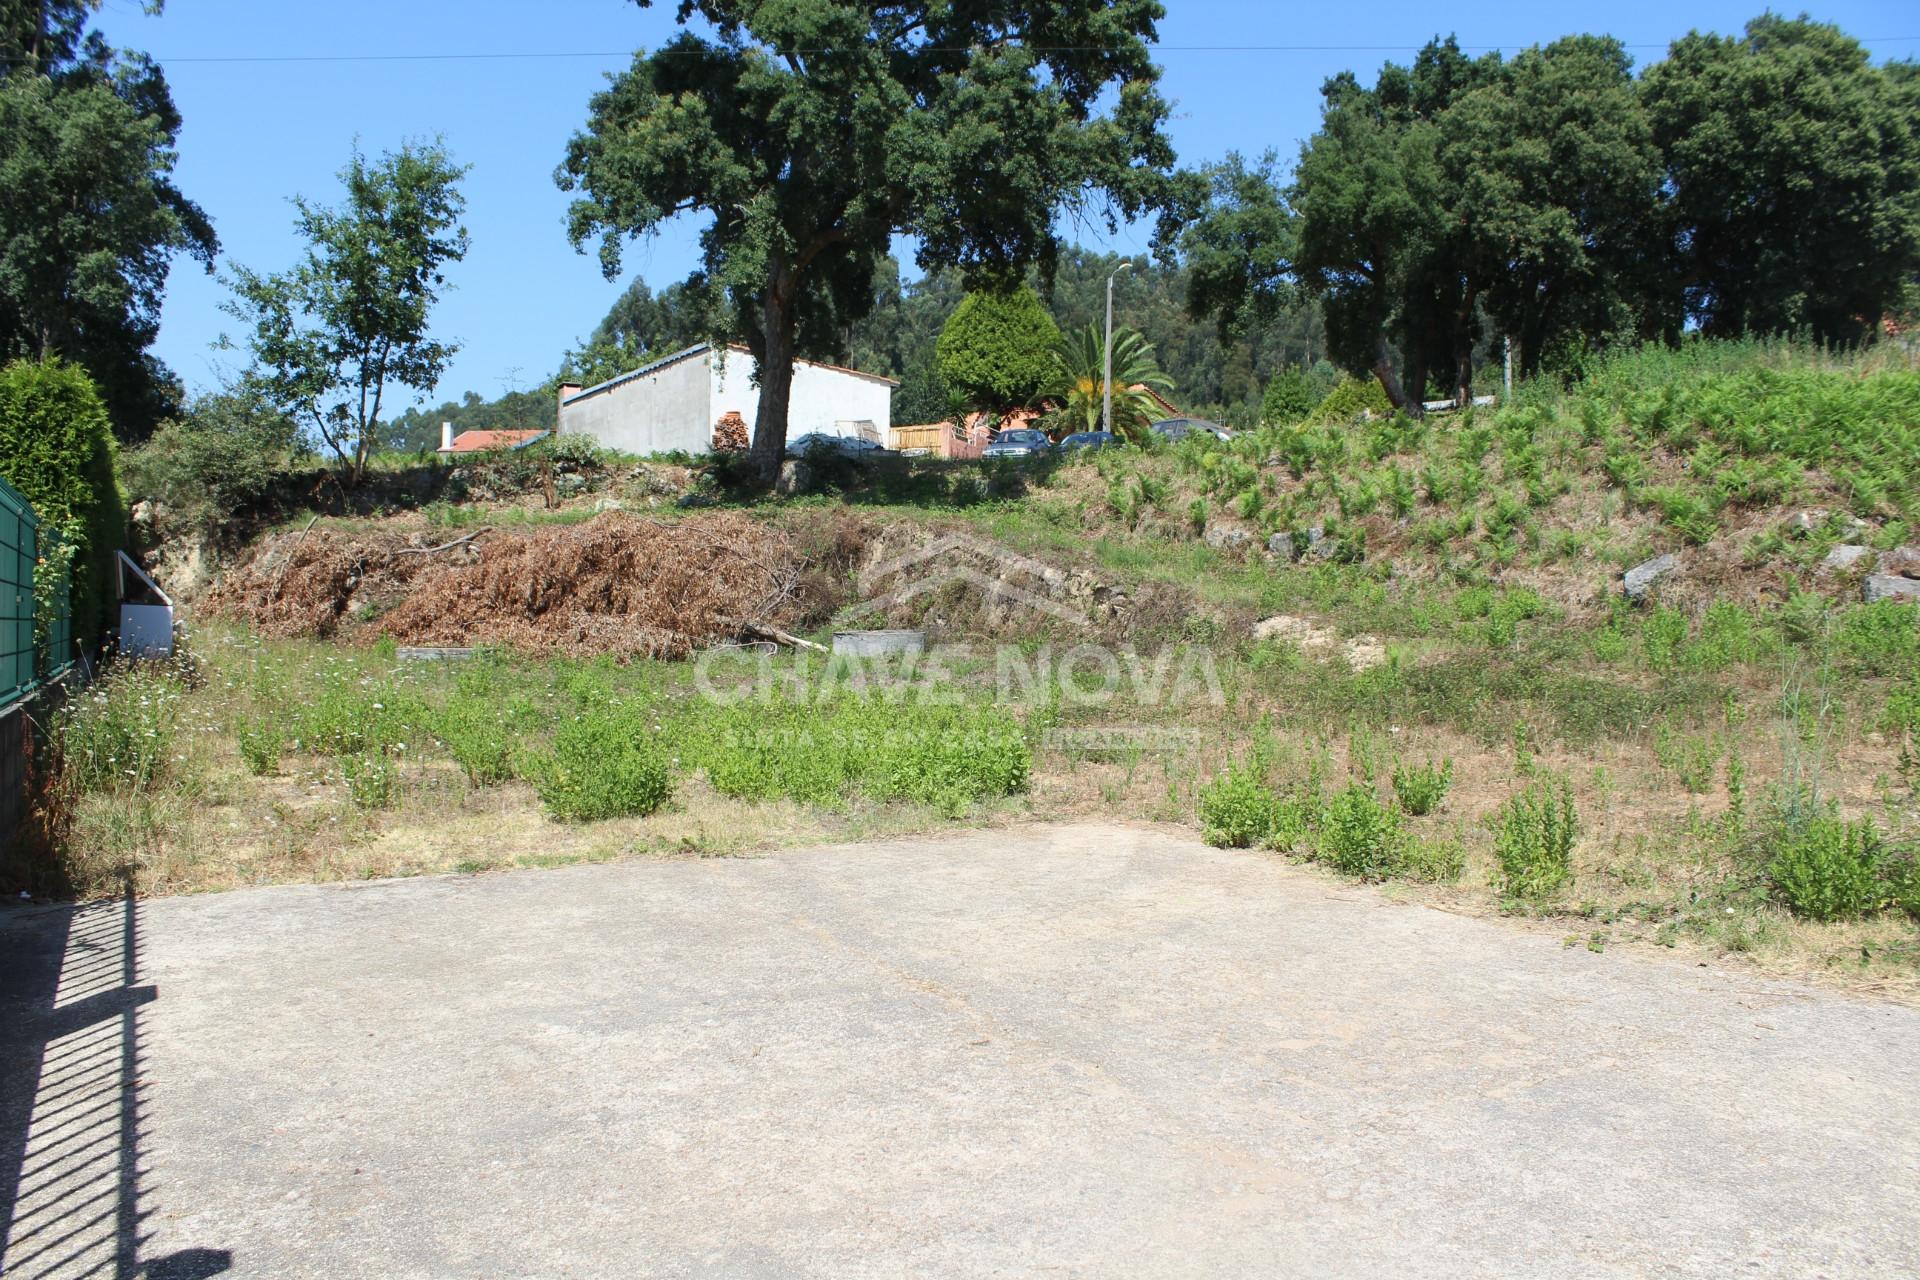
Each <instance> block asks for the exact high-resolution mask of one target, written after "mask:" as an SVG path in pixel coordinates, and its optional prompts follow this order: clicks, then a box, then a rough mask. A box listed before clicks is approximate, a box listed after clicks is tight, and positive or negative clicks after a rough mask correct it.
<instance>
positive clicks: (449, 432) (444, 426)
mask: <svg viewBox="0 0 1920 1280" xmlns="http://www.w3.org/2000/svg"><path fill="white" fill-rule="evenodd" d="M440 452H442V453H452V452H453V424H452V423H451V422H443V423H441V424H440Z"/></svg>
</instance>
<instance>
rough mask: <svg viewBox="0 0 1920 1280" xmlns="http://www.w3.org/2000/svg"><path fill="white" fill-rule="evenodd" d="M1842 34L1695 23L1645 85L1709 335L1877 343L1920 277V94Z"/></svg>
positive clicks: (1697, 309) (1765, 20) (1692, 302)
mask: <svg viewBox="0 0 1920 1280" xmlns="http://www.w3.org/2000/svg"><path fill="white" fill-rule="evenodd" d="M1912 86H1913V73H1912V70H1911V67H1910V66H1908V67H1906V68H1892V69H1885V70H1883V69H1880V68H1876V67H1874V66H1872V65H1871V64H1870V62H1869V61H1868V58H1867V52H1866V50H1865V49H1863V48H1861V46H1860V44H1859V42H1858V41H1856V40H1854V39H1852V38H1851V37H1849V36H1847V35H1845V34H1843V33H1842V32H1841V31H1840V30H1839V29H1838V28H1836V27H1832V26H1828V25H1827V24H1825V23H1818V22H1813V21H1810V20H1808V19H1806V18H1797V19H1788V18H1782V17H1779V16H1777V15H1774V14H1768V15H1767V16H1765V17H1761V18H1756V19H1754V20H1753V21H1752V22H1750V23H1748V24H1747V29H1746V35H1745V36H1744V37H1741V38H1738V39H1735V38H1732V37H1723V36H1715V35H1702V34H1700V33H1699V32H1695V33H1693V34H1691V35H1688V36H1686V37H1685V38H1683V39H1681V40H1678V41H1675V42H1674V44H1673V47H1672V49H1671V50H1670V51H1669V53H1668V55H1667V58H1666V60H1665V61H1663V62H1660V63H1658V64H1656V65H1654V66H1653V67H1651V68H1649V69H1648V71H1647V74H1646V76H1645V85H1644V93H1645V97H1646V102H1647V106H1648V109H1649V111H1650V112H1651V115H1652V119H1653V127H1654V133H1655V136H1656V138H1657V139H1658V141H1659V144H1660V147H1661V149H1662V150H1663V151H1664V153H1665V155H1666V158H1667V164H1668V167H1669V172H1670V175H1671V180H1670V205H1669V215H1670V218H1671V222H1670V229H1671V232H1672V234H1673V237H1674V241H1675V246H1676V248H1677V251H1678V255H1679V262H1680V268H1681V269H1680V272H1679V274H1678V280H1679V282H1680V285H1681V288H1682V291H1683V294H1682V297H1683V301H1684V305H1685V307H1686V311H1687V314H1688V315H1689V317H1690V318H1692V319H1693V320H1694V321H1695V322H1696V323H1698V324H1699V326H1700V327H1701V329H1702V330H1704V331H1705V332H1707V333H1742V332H1746V331H1749V330H1756V331H1763V332H1764V331H1781V330H1790V329H1803V328H1804V329H1807V330H1810V331H1811V332H1812V333H1813V334H1814V335H1815V336H1816V337H1820V338H1823V339H1827V340H1841V341H1850V340H1856V339H1859V338H1861V337H1863V336H1865V335H1866V334H1867V333H1868V332H1869V331H1870V330H1871V328H1872V326H1873V325H1874V324H1875V323H1876V322H1877V321H1878V320H1879V319H1880V318H1881V316H1882V315H1883V314H1884V313H1885V312H1887V311H1888V310H1890V309H1892V308H1893V307H1894V306H1895V304H1896V301H1897V299H1898V298H1899V296H1900V294H1901V292H1902V290H1903V288H1904V287H1905V286H1906V285H1907V284H1908V282H1910V281H1911V280H1912V279H1913V277H1914V275H1915V274H1916V272H1920V96H1917V95H1916V94H1915V92H1914V91H1913V87H1912Z"/></svg>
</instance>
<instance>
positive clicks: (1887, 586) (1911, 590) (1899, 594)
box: [1860, 573, 1920, 604]
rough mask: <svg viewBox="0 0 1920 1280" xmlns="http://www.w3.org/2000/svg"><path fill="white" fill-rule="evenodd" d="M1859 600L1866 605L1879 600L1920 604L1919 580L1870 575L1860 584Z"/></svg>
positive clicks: (1889, 575) (1887, 574)
mask: <svg viewBox="0 0 1920 1280" xmlns="http://www.w3.org/2000/svg"><path fill="white" fill-rule="evenodd" d="M1860 598H1861V599H1862V600H1865V601H1866V602H1867V603H1868V604H1873V603H1874V602H1876V601H1879V600H1911V601H1913V602H1914V603H1916V604H1920V578H1903V577H1899V576H1898V575H1895V574H1891V573H1870V574H1868V575H1867V580H1866V581H1865V582H1863V583H1861V584H1860Z"/></svg>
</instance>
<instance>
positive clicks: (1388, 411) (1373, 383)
mask: <svg viewBox="0 0 1920 1280" xmlns="http://www.w3.org/2000/svg"><path fill="white" fill-rule="evenodd" d="M1362 413H1372V414H1373V415H1374V416H1375V417H1379V418H1386V417H1391V416H1392V414H1393V402H1392V401H1391V400H1388V399H1387V393H1386V391H1385V390H1383V389H1382V388H1381V386H1380V380H1379V379H1378V378H1354V377H1346V378H1342V379H1341V380H1340V382H1339V384H1338V385H1336V386H1335V387H1334V389H1333V390H1331V391H1329V392H1327V398H1326V399H1324V400H1322V401H1321V402H1320V403H1319V404H1318V405H1316V406H1314V410H1313V420H1314V421H1315V422H1348V421H1351V420H1352V419H1354V418H1357V417H1359V416H1360V415H1361V414H1362Z"/></svg>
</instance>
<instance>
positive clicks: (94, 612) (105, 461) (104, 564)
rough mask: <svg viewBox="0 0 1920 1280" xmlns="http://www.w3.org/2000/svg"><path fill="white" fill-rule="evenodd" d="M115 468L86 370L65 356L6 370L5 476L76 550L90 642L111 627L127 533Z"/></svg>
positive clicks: (2, 407) (2, 411)
mask: <svg viewBox="0 0 1920 1280" xmlns="http://www.w3.org/2000/svg"><path fill="white" fill-rule="evenodd" d="M113 466H114V448H113V430H112V425H111V424H110V423H109V422H108V421H107V410H106V406H105V405H103V404H102V403H101V401H100V393H99V392H98V391H97V390H96V389H95V388H94V385H93V380H92V379H91V378H89V377H88V376H87V374H86V371H85V370H83V369H81V368H80V367H79V366H77V365H71V364H66V363H64V362H62V361H61V360H59V359H58V358H54V359H49V360H41V361H28V360H16V361H14V362H13V363H12V364H9V365H7V366H6V367H5V368H4V369H0V476H4V477H5V478H6V479H7V481H8V482H9V483H11V484H12V485H13V487H14V488H16V489H18V490H19V491H20V492H21V493H23V494H25V495H26V498H27V500H28V501H29V502H31V503H33V509H34V511H35V513H36V514H38V515H39V517H40V522H41V526H42V528H43V529H49V530H57V531H58V532H59V534H60V536H61V537H62V539H64V541H65V545H66V546H67V547H68V548H70V553H71V556H72V564H73V597H72V599H73V634H74V636H75V637H76V638H77V639H79V640H81V642H82V643H86V644H90V643H91V642H92V641H93V640H94V639H95V638H96V637H98V636H99V635H100V633H101V632H102V631H103V630H104V629H105V626H106V618H107V610H108V607H109V605H110V604H111V602H112V600H113V596H114V592H113V576H112V575H113V553H114V552H115V551H117V550H119V548H120V544H121V541H122V540H123V538H124V537H125V534H126V527H127V517H126V507H125V504H124V503H123V502H122V500H121V497H120V489H119V486H118V485H117V484H116V483H115V482H114V472H113ZM66 656H68V655H65V654H62V655H58V657H60V658H64V657H66Z"/></svg>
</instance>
